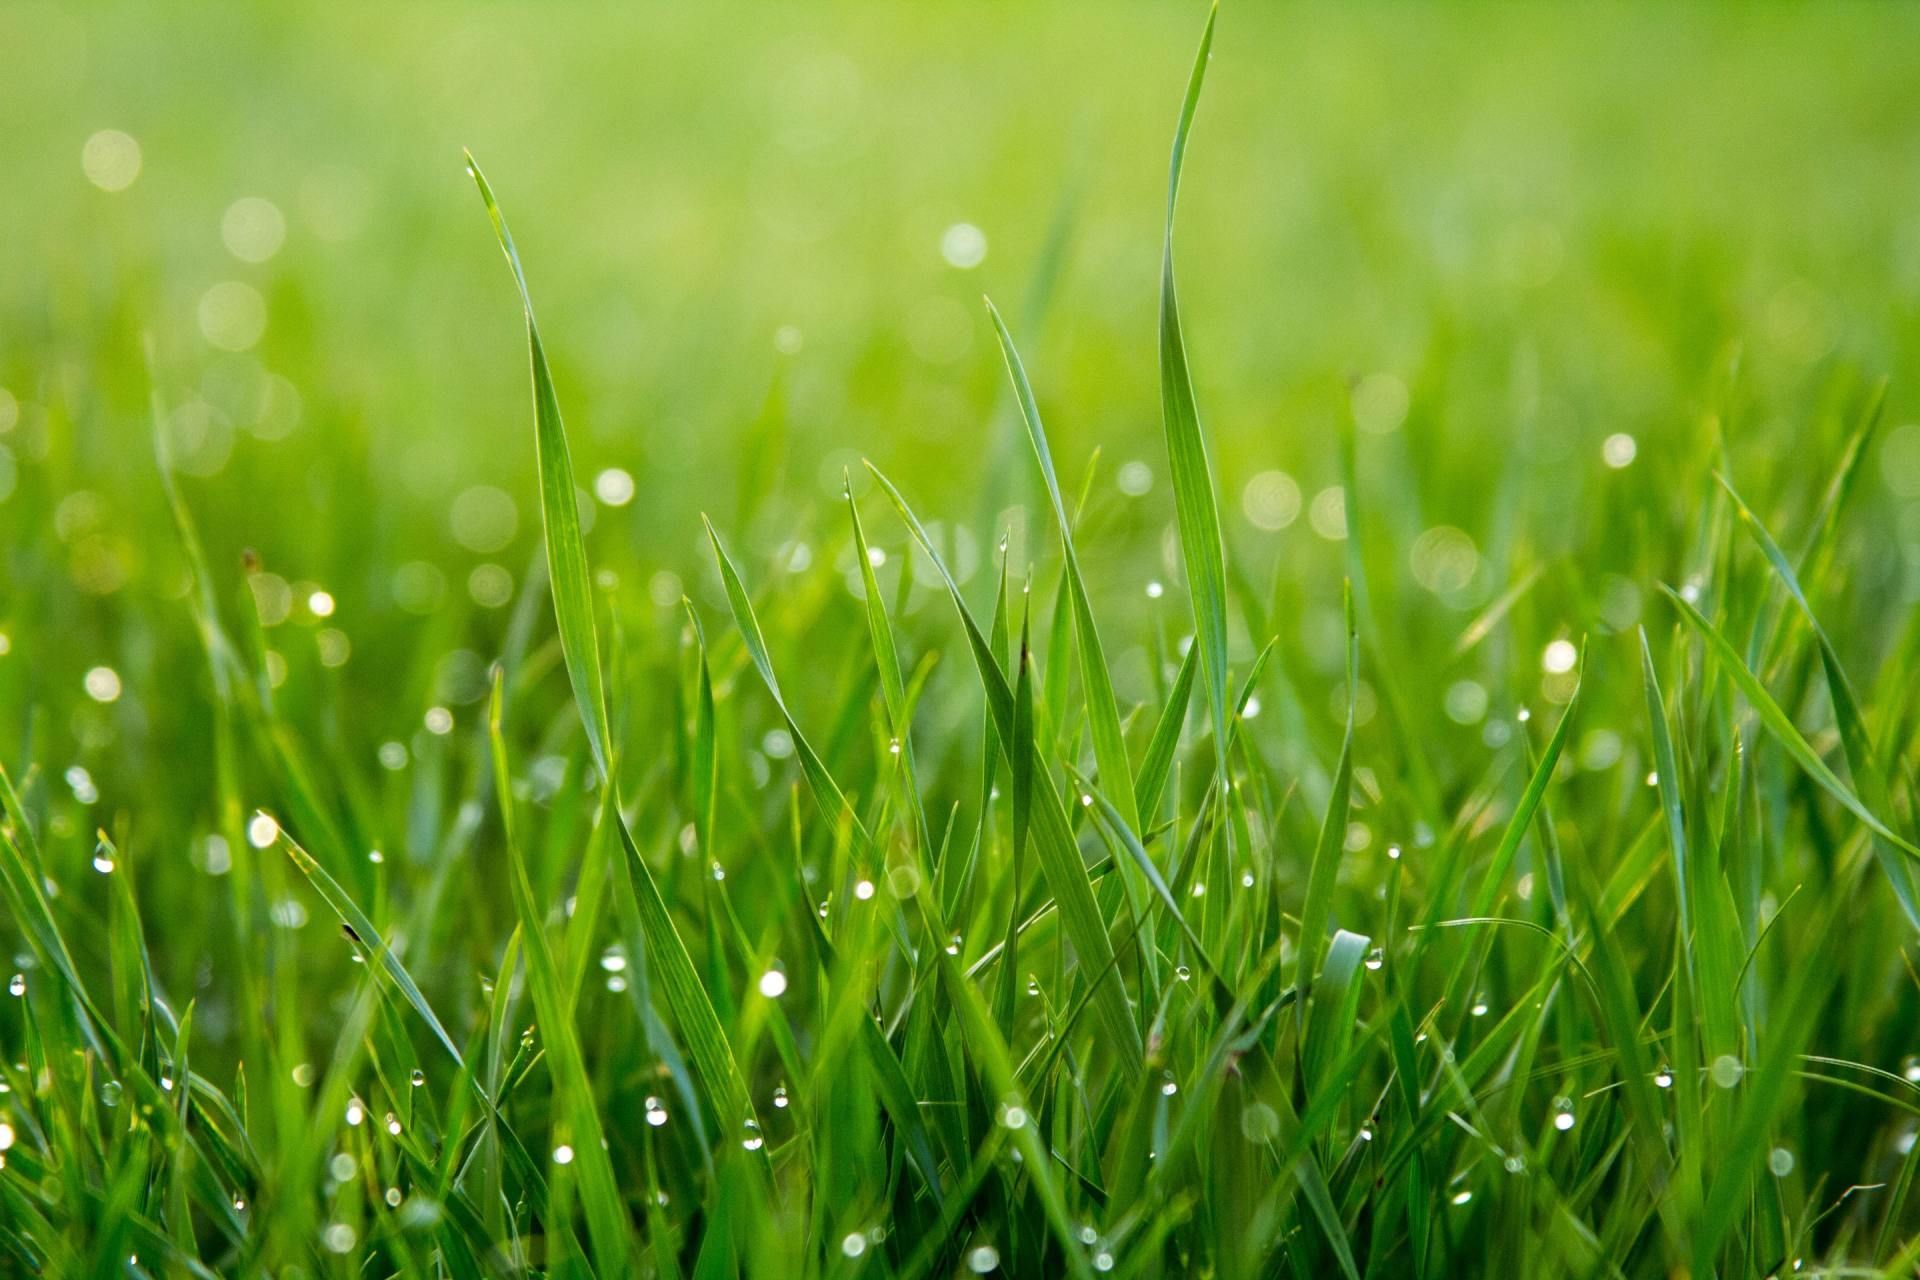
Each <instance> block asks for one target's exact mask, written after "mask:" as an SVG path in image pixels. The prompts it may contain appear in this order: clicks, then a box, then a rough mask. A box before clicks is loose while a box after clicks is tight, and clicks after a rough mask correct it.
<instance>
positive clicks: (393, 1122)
mask: <svg viewBox="0 0 1920 1280" xmlns="http://www.w3.org/2000/svg"><path fill="white" fill-rule="evenodd" d="M387 1132H388V1133H390V1134H392V1135H393V1136H394V1137H396V1138H397V1137H399V1136H400V1117H399V1116H397V1115H395V1114H393V1112H391V1111H389V1112H387Z"/></svg>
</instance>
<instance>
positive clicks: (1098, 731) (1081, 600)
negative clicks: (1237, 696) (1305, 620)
mask: <svg viewBox="0 0 1920 1280" xmlns="http://www.w3.org/2000/svg"><path fill="white" fill-rule="evenodd" d="M987 314H988V315H989V316H991V317H992V318H993V330H994V333H995V334H997V335H998V336H999V339H1000V354H1001V356H1002V357H1004V359H1005V360H1006V365H1007V373H1008V375H1009V376H1010V377H1011V378H1012V379H1013V389H1014V394H1015V398H1016V399H1017V400H1018V401H1019V402H1020V416H1021V417H1022V418H1023V419H1024V420H1025V421H1026V424H1027V438H1028V439H1029V440H1031V441H1032V442H1033V455H1034V458H1035V459H1036V460H1037V461H1038V463H1039V465H1040V476H1041V479H1043V480H1045V481H1046V485H1047V497H1048V499H1049V500H1050V501H1051V502H1052V504H1053V516H1054V521H1055V523H1056V524H1057V525H1058V526H1059V531H1060V550H1061V555H1062V557H1063V558H1064V559H1065V561H1066V579H1067V596H1068V599H1069V600H1070V601H1071V602H1072V607H1073V634H1074V639H1075V642H1076V644H1077V645H1078V646H1079V651H1080V682H1081V685H1082V688H1083V691H1084V693H1085V696H1086V702H1087V724H1088V727H1089V728H1091V729H1092V731H1093V758H1094V760H1095V762H1096V763H1098V764H1099V766H1100V782H1101V790H1103V791H1105V792H1106V793H1107V794H1108V795H1109V796H1110V797H1111V798H1112V800H1113V804H1114V807H1115V808H1116V809H1118V810H1119V811H1120V815H1121V817H1123V818H1124V819H1125V820H1126V823H1127V825H1128V826H1129V827H1133V828H1135V829H1136V830H1137V829H1138V828H1139V826H1140V813H1139V810H1138V808H1137V807H1136V806H1135V803H1134V795H1133V771H1132V767H1131V766H1130V765H1129V764H1128V763H1127V745H1126V742H1125V740H1124V739H1123V738H1122V737H1121V735H1120V710H1119V705H1118V703H1117V702H1115V700H1114V694H1113V676H1112V673H1111V672H1110V671H1109V669H1108V667H1107V654H1106V650H1105V649H1104V648H1103V647H1102V646H1101V644H1100V631H1099V628H1098V627H1096V626H1095V625H1094V621H1093V605H1092V603H1091V602H1090V601H1089V600H1088V599H1087V584H1086V580H1085V579H1084V578H1083V577H1082V576H1081V574H1080V557H1079V555H1078V554H1077V553H1076V552H1075V550H1074V546H1073V522H1072V520H1070V519H1069V518H1068V516H1067V504H1066V501H1065V500H1064V499H1063V498H1062V497H1061V496H1060V481H1059V479H1058V478H1057V477H1055V475H1054V471H1053V452H1052V450H1051V449H1049V448H1048V446H1047V430H1046V428H1045V427H1044V426H1042V425H1041V422H1040V406H1039V404H1038V402H1036V401H1035V400H1034V397H1033V385H1032V384H1031V383H1030V382H1029V381H1028V380H1027V370H1026V366H1025V364H1023V363H1022V362H1021V359H1020V353H1019V351H1018V350H1017V349H1016V348H1015V347H1014V345H1013V335H1012V334H1011V333H1009V332H1007V325H1006V321H1004V320H1002V319H1001V318H1000V312H999V311H998V310H997V309H996V308H995V307H994V305H993V301H992V299H988V301H987Z"/></svg>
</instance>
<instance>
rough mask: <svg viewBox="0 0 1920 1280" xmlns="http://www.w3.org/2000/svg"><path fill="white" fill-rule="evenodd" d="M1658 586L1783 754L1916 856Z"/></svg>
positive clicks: (1732, 652) (1709, 630) (1713, 632)
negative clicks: (1704, 642)
mask: <svg viewBox="0 0 1920 1280" xmlns="http://www.w3.org/2000/svg"><path fill="white" fill-rule="evenodd" d="M1660 589H1661V590H1662V591H1664V592H1666V594H1667V598H1668V599H1669V600H1671V601H1673V605H1674V608H1676V609H1678V610H1679V611H1680V616H1681V617H1682V618H1685V619H1686V621H1687V624H1688V625H1689V626H1691V627H1692V628H1693V629H1694V631H1696V632H1697V633H1699V635H1700V638H1701V639H1702V640H1704V641H1706V644H1707V652H1708V653H1711V654H1712V655H1713V656H1714V659H1715V660H1716V661H1717V662H1718V663H1719V664H1720V666H1721V668H1722V669H1723V670H1724V671H1726V672H1727V674H1728V675H1729V676H1731V677H1732V679H1733V682H1734V684H1735V686H1736V687H1738V688H1739V690H1740V693H1741V696H1743V697H1744V698H1746V700H1747V704H1748V705H1749V706H1751V707H1752V708H1753V709H1754V712H1755V714H1757V715H1758V716H1759V717H1760V723H1761V724H1762V725H1764V726H1766V729H1767V732H1768V733H1770V734H1772V735H1773V738H1774V740H1775V741H1776V742H1778V743H1779V744H1780V745H1781V746H1782V747H1783V748H1785V749H1786V752H1787V754H1788V755H1790V756H1792V757H1793V759H1794V762H1795V763H1796V764H1798V765H1799V766H1800V767H1801V768H1802V769H1804V770H1805V771H1806V773H1807V776H1808V777H1810V778H1812V779H1813V780H1814V781H1815V782H1817V783H1818V784H1819V785H1820V787H1821V788H1822V789H1823V790H1824V791H1826V793H1827V794H1828V795H1830V796H1832V797H1833V798H1834V799H1835V800H1837V801H1839V802H1840V805H1841V807H1843V808H1844V809H1846V810H1847V812H1849V813H1851V814H1853V816H1854V817H1856V818H1858V819H1860V821H1861V822H1862V823H1863V824H1865V826H1866V828H1867V829H1868V830H1869V831H1871V832H1873V833H1874V834H1875V835H1877V836H1879V837H1880V838H1881V839H1883V840H1885V841H1886V842H1887V843H1889V844H1891V845H1893V846H1894V847H1895V848H1897V849H1899V850H1901V851H1902V852H1904V853H1906V854H1908V855H1910V856H1912V857H1916V858H1920V848H1916V847H1915V846H1914V845H1913V844H1912V843H1911V842H1909V841H1908V840H1906V839H1905V838H1904V837H1902V836H1900V835H1898V834H1896V833H1895V832H1894V831H1893V830H1892V828H1890V827H1888V826H1887V824H1886V823H1884V822H1882V821H1881V820H1880V819H1879V818H1878V817H1877V816H1876V815H1875V814H1874V813H1873V811H1872V810H1871V809H1868V808H1867V806H1866V805H1865V804H1863V803H1861V801H1860V799H1859V797H1857V796H1855V795H1854V794H1853V792H1852V790H1851V789H1849V788H1848V786H1847V784H1846V783H1844V782H1842V781H1840V779H1839V778H1838V777H1837V776H1836V775H1835V774H1834V772H1833V770H1831V769H1829V768H1828V767H1827V764H1826V761H1824V760H1822V759H1821V758H1820V755H1819V753H1818V752H1816V751H1815V750H1814V749H1813V746H1812V744H1811V743H1809V742H1808V741H1807V740H1806V738H1805V736H1804V735H1802V734H1801V732H1800V730H1799V729H1798V728H1796V727H1795V726H1794V723H1793V720H1792V719H1791V718H1790V717H1789V716H1788V715H1787V713H1786V712H1784V711H1782V710H1781V709H1780V704H1779V703H1777V702H1775V701H1774V700H1773V696H1772V695H1771V694H1769V693H1768V692H1767V690H1766V686H1765V685H1763V684H1761V683H1760V679H1759V677H1758V676H1755V675H1754V674H1753V671H1752V670H1751V669H1750V668H1749V667H1748V666H1747V664H1746V663H1745V662H1743V661H1742V660H1741V658H1740V651H1739V650H1737V649H1735V648H1734V647H1733V645H1732V643H1731V642H1730V641H1728V639H1727V638H1726V637H1725V636H1724V635H1722V634H1721V633H1720V630H1719V628H1717V627H1715V626H1714V625H1713V624H1712V623H1711V622H1708V621H1707V620H1706V618H1705V617H1704V616H1702V615H1701V613H1700V611H1699V610H1698V609H1696V608H1694V607H1693V605H1692V604H1690V603H1688V601H1687V599H1686V598H1685V597H1684V596H1682V595H1681V594H1680V593H1679V592H1677V591H1675V590H1673V589H1672V588H1671V587H1668V586H1666V585H1664V584H1662V586H1661V588H1660Z"/></svg>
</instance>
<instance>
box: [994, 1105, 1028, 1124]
mask: <svg viewBox="0 0 1920 1280" xmlns="http://www.w3.org/2000/svg"><path fill="white" fill-rule="evenodd" d="M1000 1123H1001V1124H1003V1125H1005V1126H1006V1127H1007V1128H1009V1129H1021V1128H1025V1127H1026V1123H1027V1109H1026V1108H1025V1107H1023V1106H1020V1105H1019V1104H1018V1103H1013V1102H1009V1103H1008V1104H1007V1105H1005V1106H1004V1107H1001V1108H1000Z"/></svg>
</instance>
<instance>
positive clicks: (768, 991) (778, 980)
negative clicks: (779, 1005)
mask: <svg viewBox="0 0 1920 1280" xmlns="http://www.w3.org/2000/svg"><path fill="white" fill-rule="evenodd" d="M786 993H787V975H786V974H784V973H782V972H780V971H779V970H778V969H769V970H767V971H766V972H765V973H763V974H761V975H760V994H761V995H763V996H765V997H766V998H767V999H769V1000H778V999H779V998H780V997H781V996H783V995H785V994H786Z"/></svg>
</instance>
